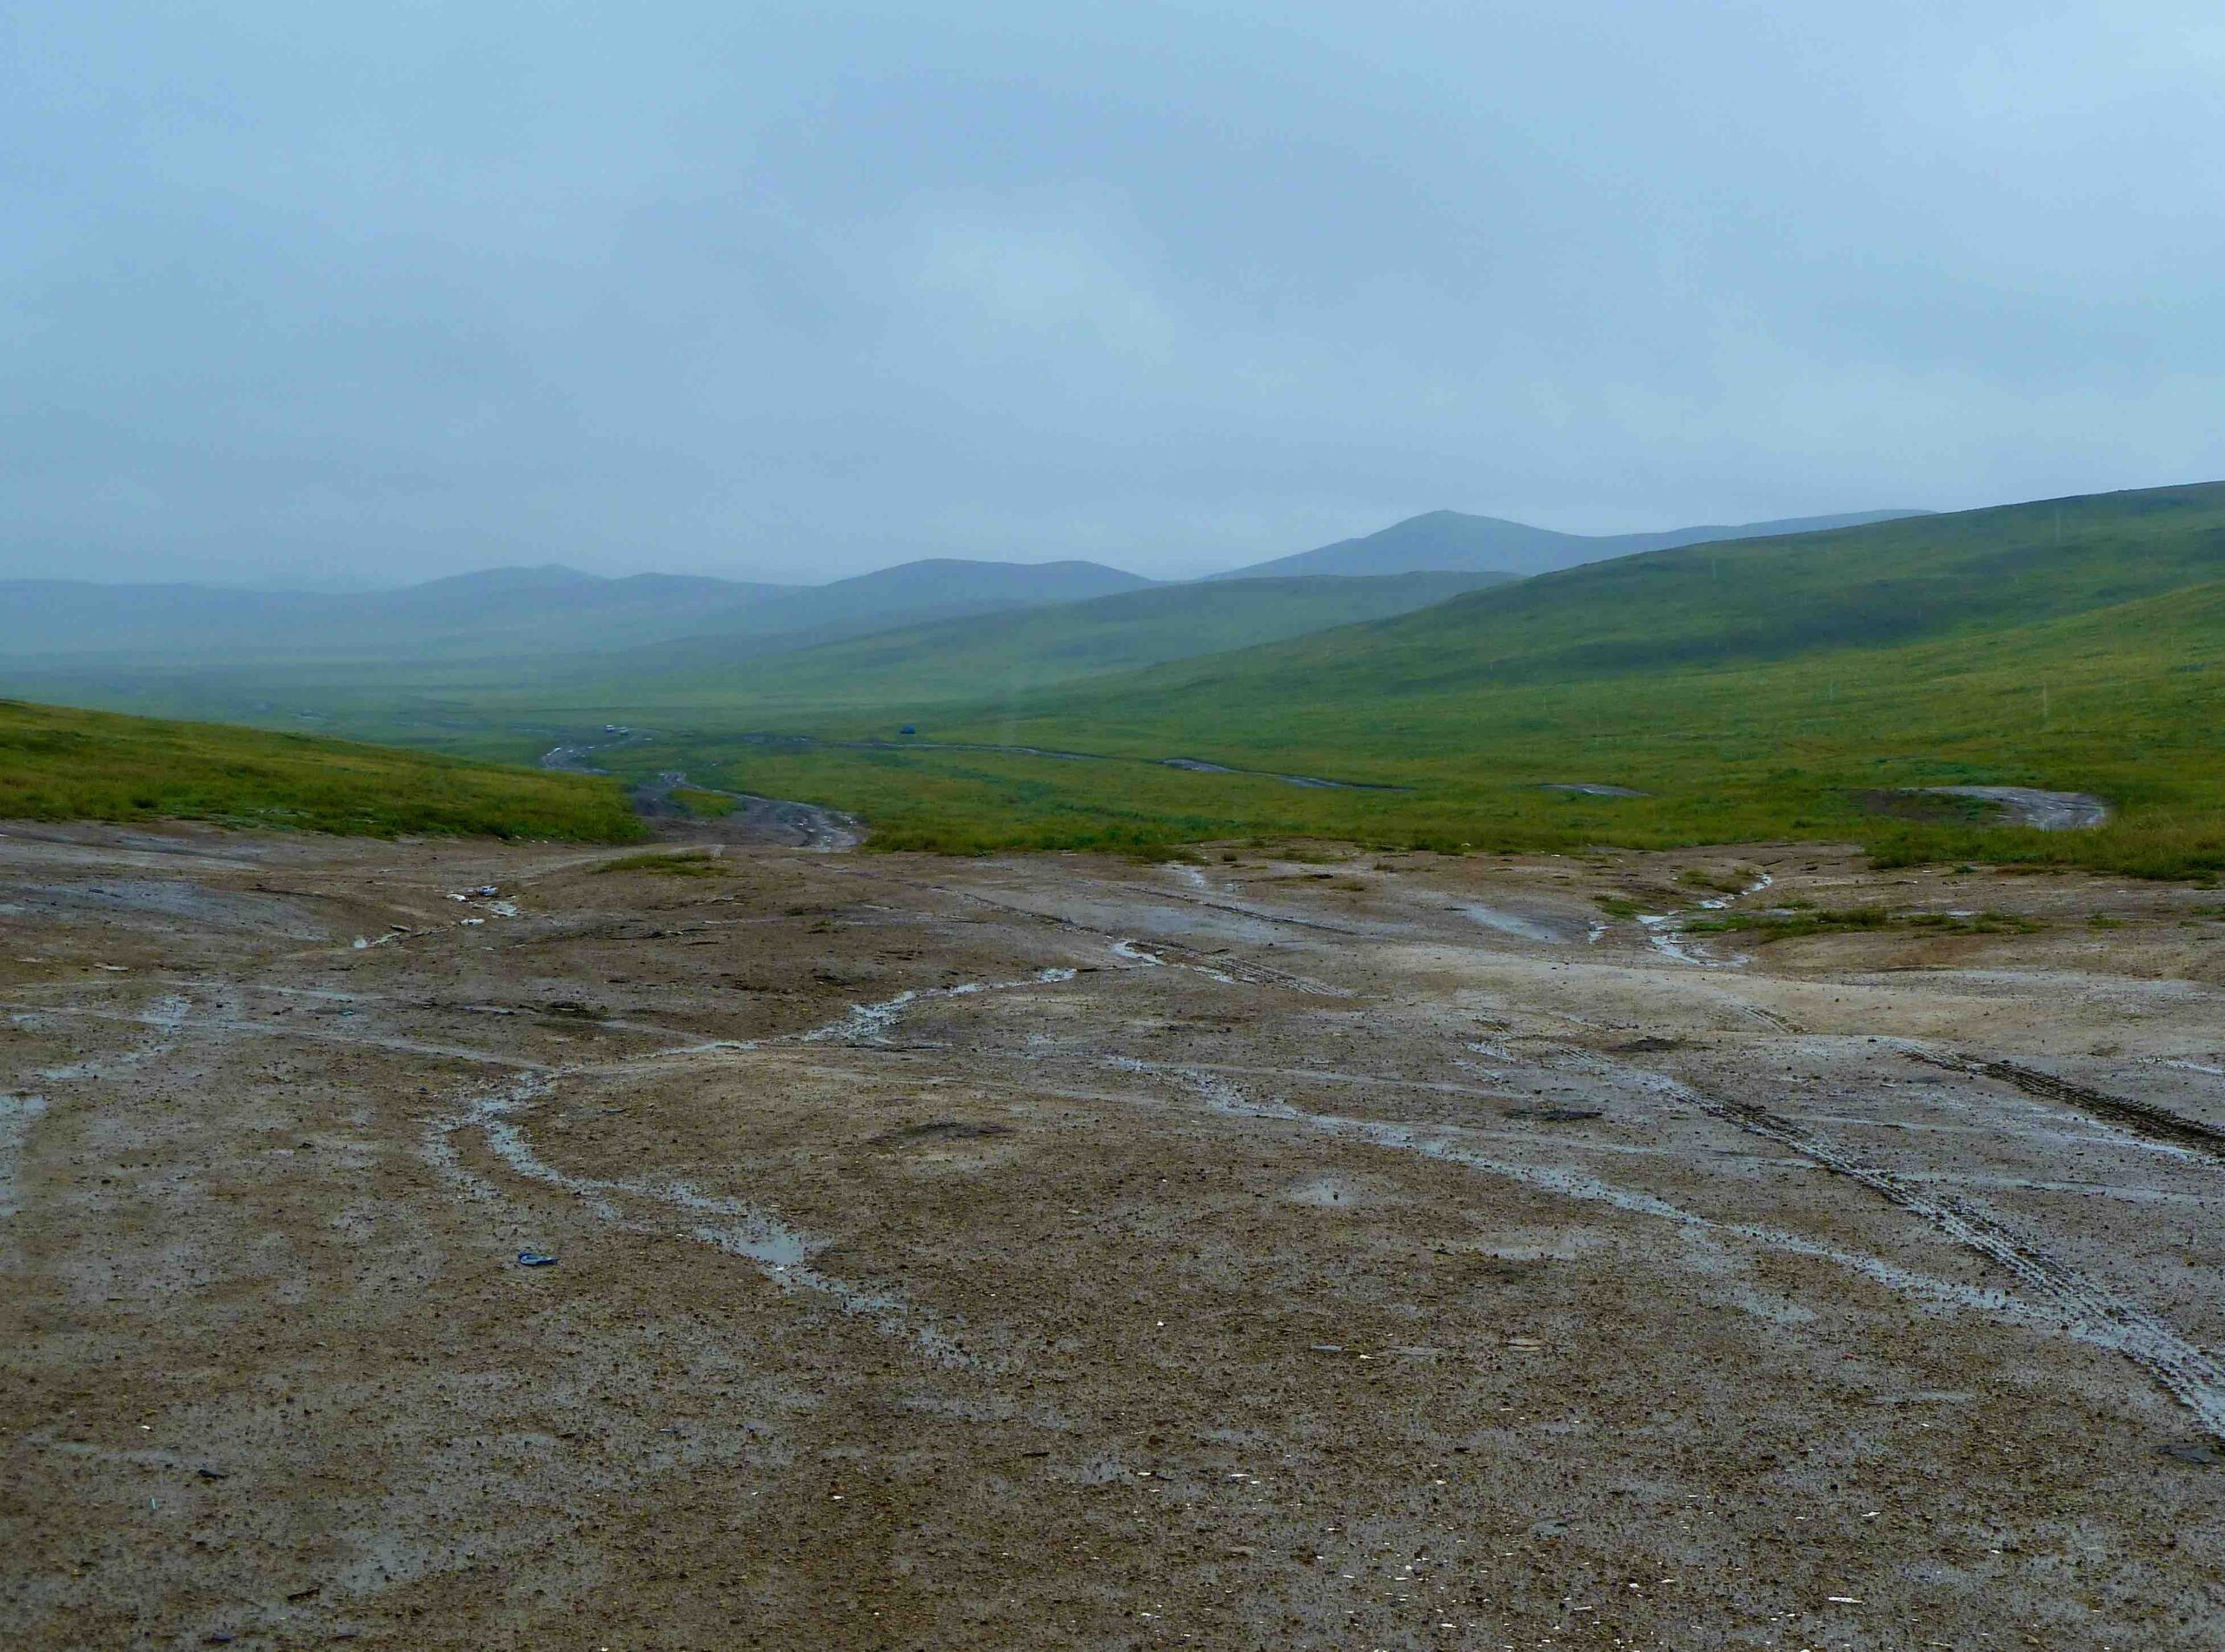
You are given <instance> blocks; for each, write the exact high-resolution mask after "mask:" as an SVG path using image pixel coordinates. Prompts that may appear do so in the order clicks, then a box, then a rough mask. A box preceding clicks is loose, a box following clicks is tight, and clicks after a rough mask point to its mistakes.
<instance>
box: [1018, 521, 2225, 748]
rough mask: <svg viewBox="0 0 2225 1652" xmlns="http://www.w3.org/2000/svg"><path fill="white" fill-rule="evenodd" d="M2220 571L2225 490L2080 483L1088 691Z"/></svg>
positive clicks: (1352, 684) (1666, 565) (2019, 613)
mask: <svg viewBox="0 0 2225 1652" xmlns="http://www.w3.org/2000/svg"><path fill="white" fill-rule="evenodd" d="M2220 577H2225V483H2206V484H2200V485H2196V486H2192V487H2186V488H2154V489H2147V490H2142V491H2139V492H2133V493H2122V494H2089V495H2083V496H2081V497H2077V498H2072V499H2063V500H2047V501H2038V502H2036V503H2033V504H2024V505H2009V506H1999V507H1995V508H1990V509H1986V510H1976V511H1963V512H1959V513H1956V514H1950V515H1937V516H1923V517H1915V518H1910V519H1903V520H1897V521H1890V522H1883V523H1877V524H1873V525H1870V526H1867V527H1848V528H1838V529H1834V530H1831V531H1829V532H1824V533H1817V534H1803V535H1800V536H1797V537H1794V538H1785V539H1771V540H1765V541H1731V542H1728V543H1710V544H1706V545H1702V546H1693V547H1683V548H1679V549H1675V550H1665V551H1657V552H1651V553H1647V554H1640V555H1637V556H1631V557H1623V558H1618V559H1617V560H1615V561H1609V562H1601V563H1593V564H1590V565H1587V566H1584V567H1577V568H1571V569H1569V570H1566V571H1565V572H1562V573H1558V574H1544V575H1541V576H1539V577H1538V578H1536V579H1532V580H1527V581H1524V582H1523V583H1521V584H1520V585H1518V586H1516V587H1513V588H1512V589H1511V590H1507V591H1503V592H1494V593H1491V594H1488V595H1484V596H1469V597H1464V598H1457V599H1455V600H1452V601H1450V602H1446V603H1442V604H1439V605H1438V607H1434V608H1429V609H1425V610H1422V611H1420V612H1418V613H1415V614H1406V615H1405V616H1402V617H1399V618H1396V619H1391V620H1381V621H1378V622H1376V623H1374V624H1372V625H1367V626H1362V627H1348V628H1346V629H1344V630H1339V631H1335V632H1328V633H1323V634H1319V635H1317V636H1313V637H1310V638H1305V639H1300V640H1295V641H1292V642H1286V643H1282V644H1278V645H1273V646H1272V647H1267V648H1263V649H1258V650H1253V651H1250V652H1248V653H1246V654H1240V655H1232V656H1223V657H1219V658H1215V659H1212V660H1198V661H1193V662H1190V663H1188V664H1185V665H1179V666H1172V667H1164V668H1162V669H1161V670H1160V671H1159V672H1158V673H1153V674H1152V675H1151V676H1148V677H1145V678H1138V679H1133V680H1119V681H1115V682H1107V683H1105V684H1101V685H1093V687H1092V689H1091V691H1090V693H1092V694H1093V696H1094V697H1095V698H1094V699H1093V700H1092V701H1091V702H1087V703H1089V704H1090V705H1091V707H1092V709H1093V712H1094V711H1097V710H1111V709H1112V708H1113V707H1117V708H1118V714H1119V715H1120V716H1121V717H1123V718H1132V717H1136V716H1155V715H1160V714H1173V715H1180V714H1181V713H1182V708H1183V707H1184V706H1185V705H1186V703H1187V702H1188V701H1191V700H1199V699H1200V698H1201V697H1202V698H1209V699H1210V700H1211V702H1212V705H1213V707H1214V714H1215V716H1216V717H1217V718H1221V719H1225V718H1227V717H1228V716H1229V715H1230V714H1231V712H1232V709H1233V708H1234V707H1236V706H1239V705H1244V704H1250V703H1253V702H1257V703H1259V704H1263V705H1265V704H1275V703H1292V702H1294V701H1298V700H1319V699H1330V700H1337V701H1339V702H1344V703H1359V702H1362V701H1365V702H1366V703H1371V704H1373V703H1379V702H1381V701H1383V700H1385V699H1393V698H1398V697H1400V696H1405V695H1411V694H1416V693H1442V692H1446V691H1450V690H1454V689H1457V688H1459V687H1464V686H1481V685H1484V684H1486V683H1491V682H1511V681H1539V680H1553V679H1570V678H1579V677H1588V676H1598V675H1617V674H1626V673H1645V672H1652V671H1659V670H1664V669H1670V668H1675V667H1687V666H1701V665H1708V664H1718V663H1722V662H1725V661H1728V660H1740V659H1747V660H1758V659H1770V658H1784V657H1789V656H1791V655H1795V654H1801V653H1803V652H1806V651H1809V650H1815V649H1823V648H1830V647H1854V646H1866V647H1876V646H1881V645H1885V644H1890V643H1897V642H1904V641H1912V640H1916V639H1917V638H1920V637H1923V636H1927V635H1935V634H1949V633H1955V632H1963V631H1970V630H1978V629H1984V628H1987V627H1999V626H2009V625H2016V624H2021V623H2028V622H2030V621H2034V620H2045V619H2049V618H2052V617H2055V616H2057V615H2061V614H2075V613H2079V612H2082V611H2085V610H2089V609H2098V608H2102V607H2110V606H2113V605H2115V604H2117V603H2121V602H2126V601H2131V600H2136V599H2139V598H2142V597H2145V596H2149V595H2153V594H2157V593H2160V592H2163V591H2169V590H2172V589H2175V588H2178V587H2185V586H2193V585H2198V584H2202V583H2204V582H2206V581H2210V580H2214V579H2217V578H2220ZM1071 703H1073V704H1074V705H1075V706H1076V707H1079V706H1081V705H1082V704H1083V703H1085V702H1081V701H1074V702H1071ZM1045 710H1046V714H1047V713H1050V712H1051V708H1050V707H1048V706H1047V705H1046V707H1045ZM1224 726H1229V725H1226V724H1224ZM1229 728H1230V733H1231V736H1232V738H1240V735H1239V732H1238V729H1237V728H1236V727H1235V726H1229Z"/></svg>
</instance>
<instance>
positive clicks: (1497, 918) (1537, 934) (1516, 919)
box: [1453, 906, 1568, 946]
mask: <svg viewBox="0 0 2225 1652" xmlns="http://www.w3.org/2000/svg"><path fill="white" fill-rule="evenodd" d="M1453 910H1454V911H1455V912H1459V913H1461V914H1462V915H1463V916H1465V917H1468V918H1472V919H1475V920H1476V921H1477V922H1478V923H1479V924H1481V925H1483V926H1484V928H1486V929H1495V930H1497V931H1498V932H1499V933H1500V934H1502V935H1514V936H1518V937H1519V938H1520V939H1524V940H1526V941H1544V943H1545V944H1546V945H1550V946H1563V945H1567V943H1568V937H1567V936H1565V935H1564V934H1562V933H1560V932H1559V931H1558V930H1556V929H1554V928H1552V927H1551V926H1550V925H1546V924H1542V923H1539V922H1538V920H1537V919H1534V918H1524V917H1523V916H1522V915H1521V914H1520V913H1518V912H1501V911H1499V910H1498V908H1497V907H1495V906H1456V907H1454V908H1453Z"/></svg>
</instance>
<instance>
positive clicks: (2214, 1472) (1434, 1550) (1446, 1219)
mask: <svg viewBox="0 0 2225 1652" xmlns="http://www.w3.org/2000/svg"><path fill="white" fill-rule="evenodd" d="M611 853H612V852H604V853H594V852H583V851H581V850H580V849H578V848H576V847H557V846H489V845H484V844H461V845H459V844H447V845H434V844H402V845H391V844H374V843H362V842H351V841H342V840H334V839H302V838H290V837H285V836H281V835H276V834H253V833H221V832H217V831H215V830H202V829H193V828H183V827H180V828H176V829H172V830H164V831H137V832H129V833H127V832H123V831H118V830H115V829H110V828H98V827H84V828H74V829H65V828H51V827H49V828H30V827H23V826H0V886H4V887H0V1275H3V1276H4V1290H0V1427H4V1434H0V1465H4V1467H0V1541H4V1543H5V1544H6V1549H5V1552H6V1553H7V1555H8V1556H9V1562H10V1563H9V1565H8V1566H7V1568H6V1569H5V1572H4V1576H0V1638H4V1640H5V1642H7V1643H8V1644H10V1645H12V1646H23V1647H32V1648H40V1649H46V1648H80V1647H83V1648H101V1649H108V1648H120V1647H161V1648H169V1647H197V1646H203V1645H220V1644H230V1645H233V1646H237V1647H242V1648H276V1647H288V1648H294V1647H302V1648H306V1647H324V1646H329V1645H335V1644H349V1645H357V1646H367V1647H393V1648H409V1649H420V1648H466V1647H468V1648H490V1647H500V1648H508V1647H516V1648H534V1649H541V1648H580V1649H590V1652H592V1649H601V1648H608V1649H611V1652H619V1649H625V1652H638V1649H714V1648H715V1649H725V1648H734V1647H755V1646H762V1647H767V1648H798V1647H820V1646H829V1647H844V1648H848V1647H860V1648H880V1647H887V1648H953V1647H966V1648H975V1647H993V1648H1007V1647H1009V1648H1044V1647H1087V1648H1144V1647H1176V1646H1192V1647H1206V1648H1260V1649H1266V1648H1277V1649H1280V1648H1292V1647H1304V1648H1313V1647H1319V1648H1338V1649H1347V1648H1348V1649H1361V1652H1364V1649H1369V1648H1385V1649H1389V1648H1400V1649H1405V1648H1447V1649H1452V1648H1458V1649H1469V1648H1473V1649H1497V1652H1504V1649H1506V1648H1509V1647H1513V1648H1520V1649H1525V1652H1526V1649H1531V1648H1543V1647H1547V1646H1551V1647H1578V1648H1581V1647H1597V1648H1602V1649H1605V1648H1612V1647H1618V1646H1620V1647H1673V1648H1680V1649H1684V1648H1691V1649H1707V1648H1741V1649H1743V1648H1760V1647H1782V1648H1787V1649H1797V1648H1803V1647H1807V1648H1817V1649H1821V1648H1831V1649H1840V1648H1863V1649H1868V1648H1876V1649H1900V1648H1910V1647H1923V1646H1926V1645H1934V1646H1947V1647H1954V1648H1970V1649H1978V1648H1987V1647H1999V1648H2015V1647H2022V1646H2041V1647H2047V1648H2069V1647H2077V1648H2085V1647H2109V1648H2122V1649H2130V1648H2142V1649H2154V1648H2182V1647H2183V1648H2205V1649H2207V1648H2214V1647H2215V1646H2217V1645H2218V1644H2220V1643H2221V1642H2225V1586H2222V1585H2221V1579H2225V1524H2222V1523H2221V1517H2220V1512H2219V1511H2220V1491H2221V1488H2225V1481H2222V1480H2221V1479H2220V1477H2219V1476H2221V1474H2225V1370H2221V1364H2222V1363H2225V1361H2221V1360H2220V1358H2219V1356H2218V1354H2217V1352H2216V1350H2219V1349H2220V1348H2221V1346H2225V1298H2221V1295H2220V1292H2219V1290H2218V1277H2219V1268H2220V1264H2221V1262H2222V1261H2225V1226H2221V1224H2220V1221H2219V1217H2220V1211H2221V1204H2220V1195H2221V1193H2225V1147H2221V1145H2220V1144H2225V920H2221V919H2220V917H2219V916H2218V915H2217V914H2218V912H2219V911H2220V906H2219V904H2218V902H2219V898H2218V897H2217V896H2216V895H2215V894H2214V893H2209V894H2205V893H2203V892H2196V891H2191V890H2186V889H2180V888H2175V887H2170V886H2155V885H2139V884H2129V883H2122V882H2114V881H2109V880H2104V879H2087V878H2083V877H2074V876H2048V877H2014V876H2006V875H2003V874H2000V873H1994V872H1986V873H1969V872H1965V873H1961V874H1951V873H1947V872H1905V871H1903V872H1892V873H1885V874H1880V873H1871V872H1866V871H1864V870H1863V869H1862V864H1861V862H1860V861H1859V859H1857V858H1856V857H1855V856H1853V855H1852V854H1850V853H1849V852H1846V851H1844V850H1841V849H1836V848H1832V847H1829V846H1814V845H1776V846H1748V847H1745V848H1743V849H1741V850H1739V851H1737V852H1736V853H1713V854H1710V853H1684V854H1675V855H1651V856H1648V855H1638V854H1624V853H1617V854H1605V855H1601V856H1599V857H1597V858H1596V859H1502V858H1498V857H1471V858H1467V859H1440V858H1433V857H1428V856H1419V855H1398V856H1388V857H1377V856H1372V855H1371V856H1361V857H1356V858H1352V859H1345V860H1343V861H1341V862H1338V863H1337V864H1334V865H1316V864H1305V863H1298V862H1285V861H1278V860H1274V859H1270V858H1268V857H1267V856H1266V855H1265V854H1263V853H1258V852H1242V854H1241V858H1240V859H1219V858H1218V857H1216V858H1214V859H1212V860H1211V861H1210V862H1209V863H1208V864H1205V865H1199V866H1160V867H1149V866H1129V865H1126V864H1125V863H1122V862H1118V861H1112V860H1105V859H1092V858H1087V857H1080V856H1046V857H1035V858H1014V859H997V860H980V861H949V860H940V859H928V858H923V857H912V856H904V855H871V854H860V853H814V852H810V851H804V850H794V849H785V848H774V847H755V846H748V845H740V844H726V845H719V846H717V854H716V857H715V859H714V860H712V861H711V862H710V863H708V864H709V866H710V870H709V872H707V874H702V873H700V872H699V874H698V875H692V876H671V875H662V874H658V873H654V872H618V873H610V874H603V873H599V872H596V871H594V867H595V866H597V865H598V864H600V863H601V861H603V860H607V859H610V858H611ZM700 865H701V863H699V866H700ZM490 889H491V891H492V892H487V891H488V890H490ZM458 896H461V897H462V899H455V897H458ZM1603 897H1604V898H1606V899H1608V900H1610V901H1612V902H1613V903H1615V904H1614V905H1612V906H1603V905H1602V904H1601V899H1602V898H1603ZM1704 901H1705V902H1712V903H1715V904H1714V905H1713V906H1711V907H1704V906H1703V902H1704ZM1802 901H1807V902H1813V903H1814V904H1815V906H1814V908H1807V907H1799V906H1793V905H1792V903H1797V902H1802ZM1773 904H1774V905H1784V906H1788V907H1790V909H1791V910H1794V911H1808V910H1813V909H1834V908H1842V907H1853V906H1889V907H1891V908H1893V909H1895V910H1896V911H1901V912H1923V913H1928V914H1930V915H1931V919H1932V921H1930V922H1929V923H1927V924H1915V923H1908V922H1900V923H1896V924H1894V925H1892V926H1890V927H1887V928H1884V929H1877V930H1865V931H1859V932H1849V933H1838V934H1818V935H1813V936H1809V937H1806V938H1802V939H1783V940H1777V941H1774V942H1770V943H1768V944H1766V945H1762V944H1757V937H1756V936H1755V935H1754V934H1753V933H1752V932H1743V933H1742V932H1727V933H1705V932H1694V931H1690V930H1688V929H1687V928H1686V927H1685V925H1686V924H1687V923H1688V922H1689V921H1690V920H1691V919H1694V918H1696V917H1697V916H1698V915H1700V914H1701V913H1702V912H1704V911H1710V912H1713V913H1715V914H1717V915H1718V916H1719V915H1720V914H1722V913H1724V912H1743V911H1749V910H1751V909H1754V908H1757V907H1760V906H1770V905H1773ZM1616 912H1644V914H1646V921H1644V922H1640V921H1637V919H1634V918H1625V917H1619V916H1612V915H1611V914H1612V913H1616ZM1983 913H2005V914H2013V915H2015V916H2016V918H2018V919H2022V920H2024V921H2023V922H2022V923H2018V924H2009V923H2007V922H2005V921H2003V920H2002V919H1997V918H1984V917H1980V916H1978V914H1983ZM1955 914H1963V916H1955ZM2027 925H2030V926H2036V927H2027ZM521 1253H522V1254H523V1255H524V1256H527V1257H549V1258H553V1261H551V1262H549V1263H548V1264H546V1265H527V1264H524V1263H523V1262H521Z"/></svg>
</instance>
